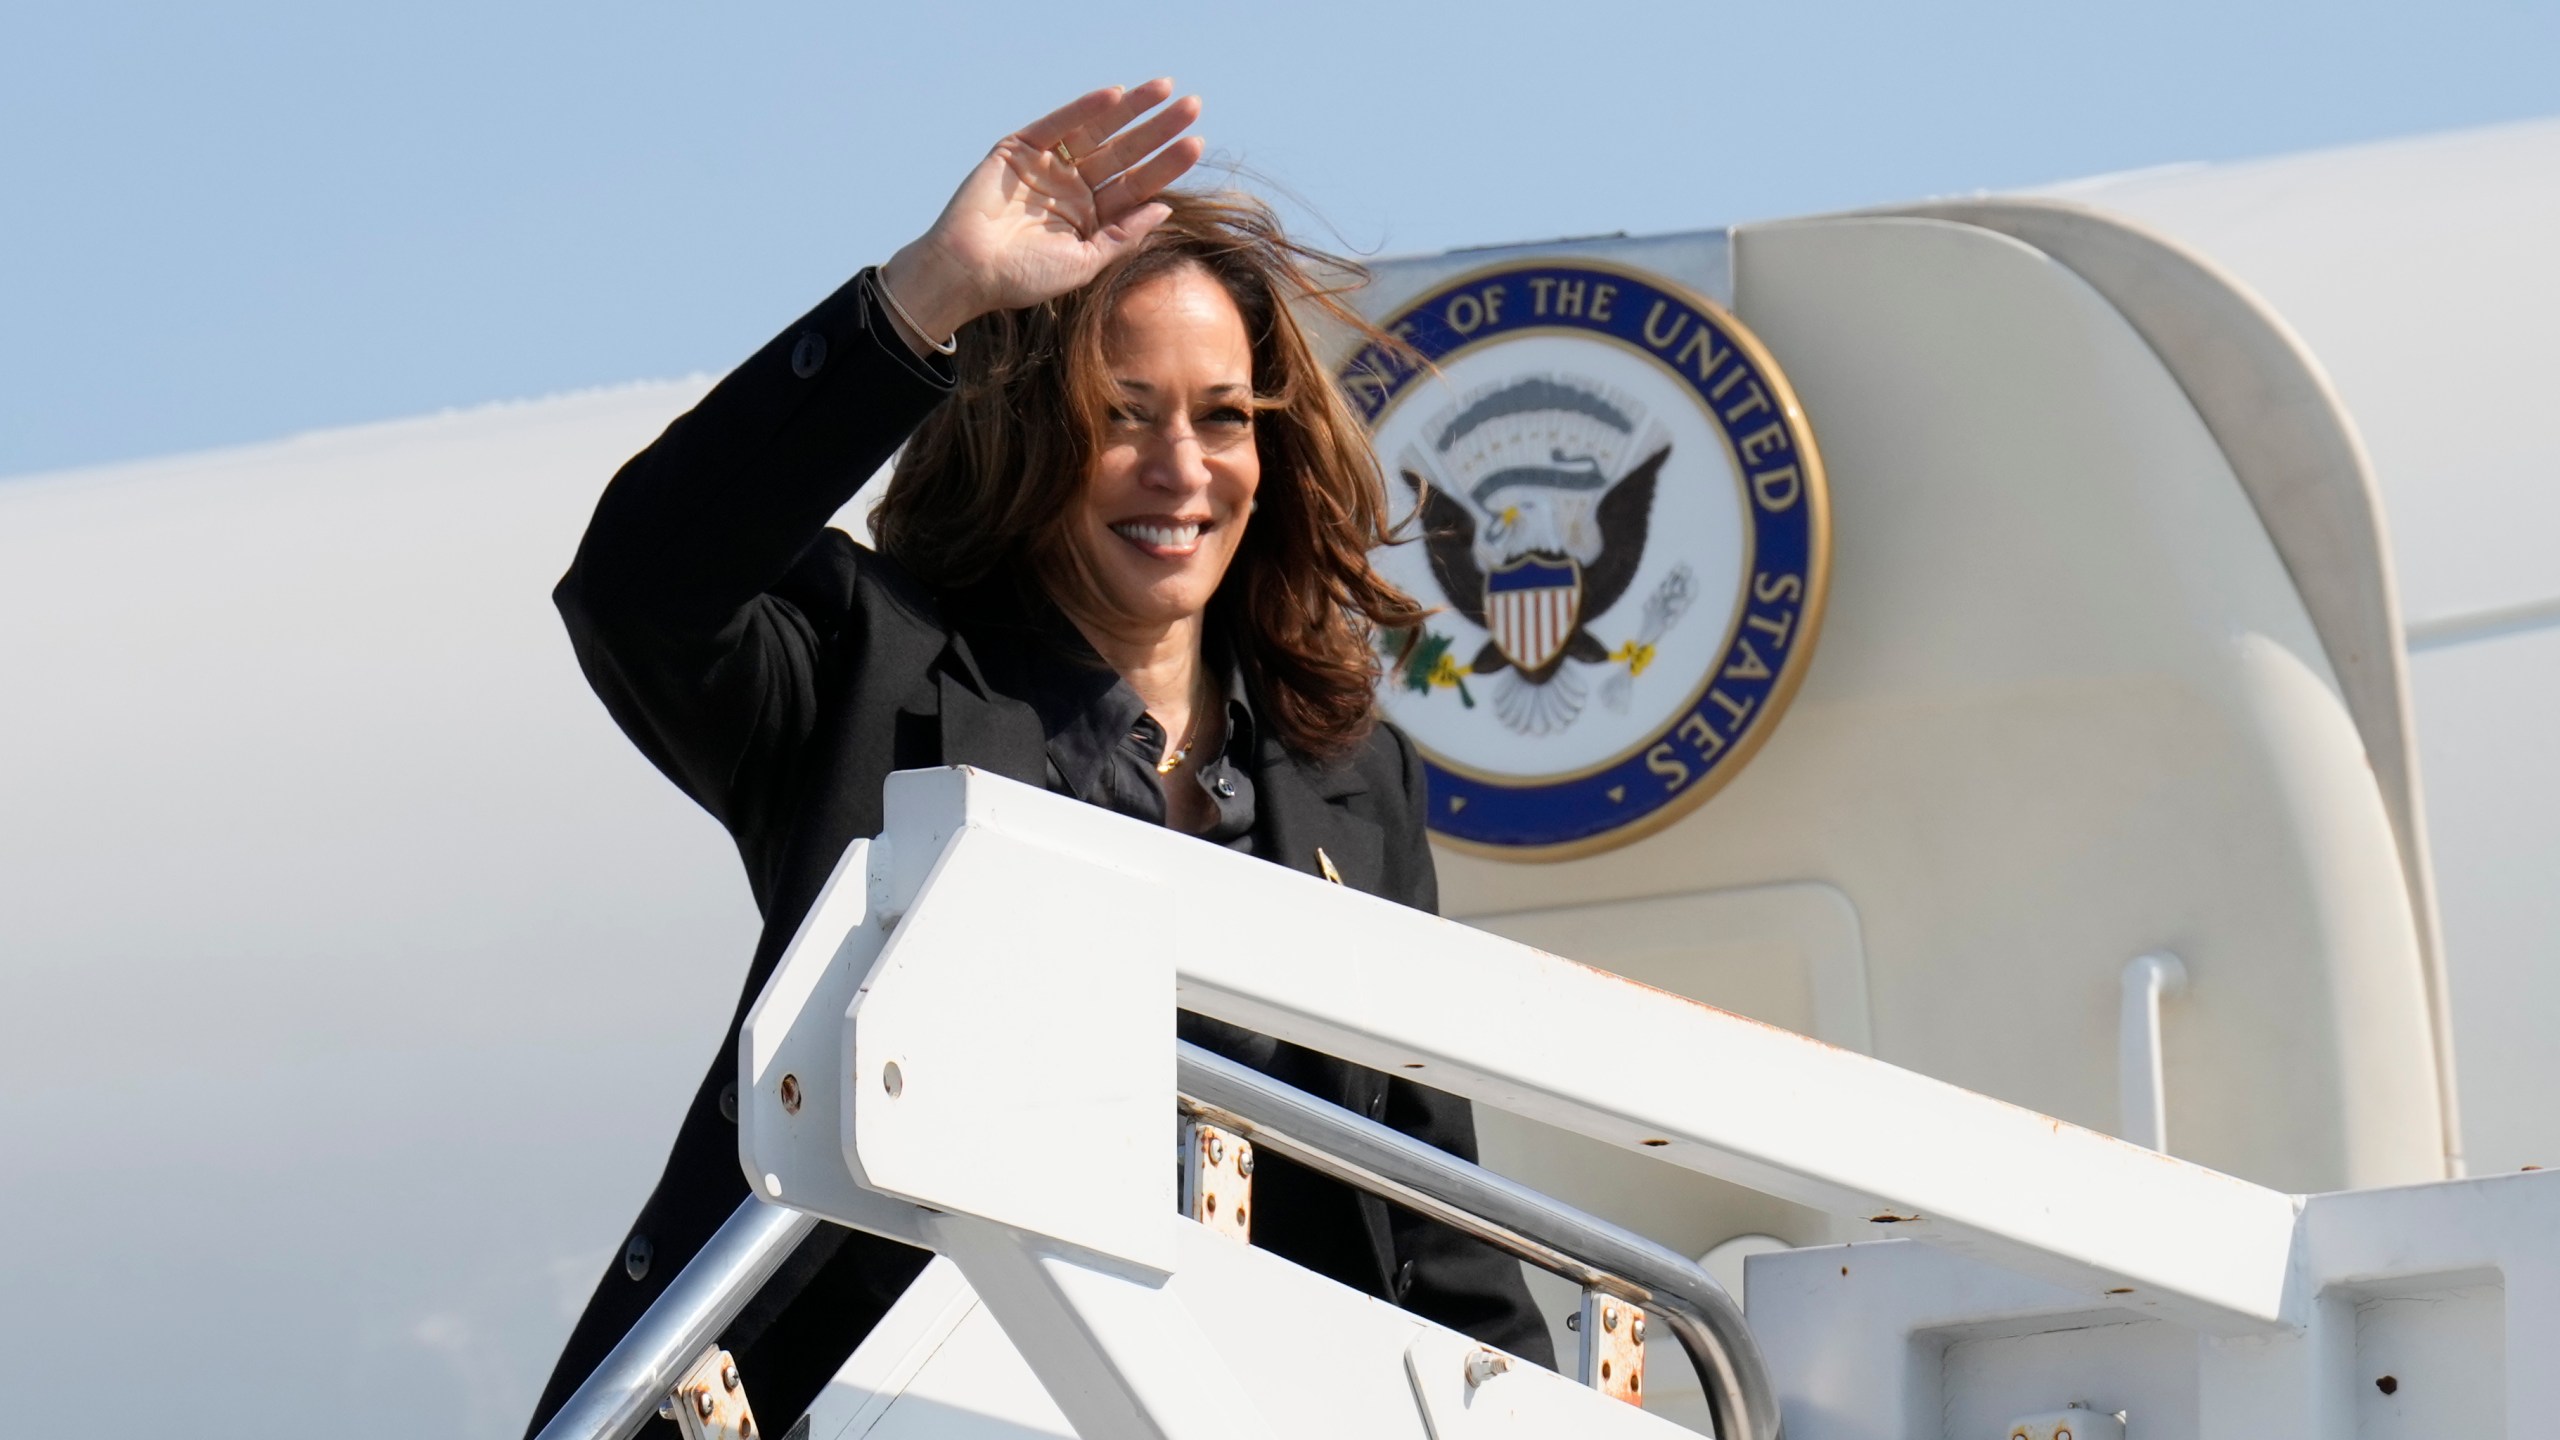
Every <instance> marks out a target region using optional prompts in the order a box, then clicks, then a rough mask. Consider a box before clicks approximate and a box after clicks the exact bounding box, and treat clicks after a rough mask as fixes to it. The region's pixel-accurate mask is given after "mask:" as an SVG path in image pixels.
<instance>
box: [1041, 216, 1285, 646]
mask: <svg viewBox="0 0 2560 1440" xmlns="http://www.w3.org/2000/svg"><path fill="white" fill-rule="evenodd" d="M1103 353H1104V356H1105V358H1106V359H1107V360H1108V362H1109V364H1110V375H1109V377H1108V378H1109V381H1110V384H1111V387H1112V390H1113V392H1114V394H1115V395H1116V396H1117V400H1116V402H1115V407H1114V411H1113V414H1112V417H1111V421H1110V425H1109V428H1108V430H1107V432H1106V433H1105V435H1104V437H1103V445H1102V452H1101V454H1100V455H1099V456H1097V457H1096V458H1095V461H1094V468H1093V473H1092V478H1091V479H1090V480H1089V481H1088V482H1087V483H1086V485H1085V487H1084V493H1083V495H1082V497H1081V498H1080V500H1079V503H1078V511H1079V513H1078V515H1077V517H1076V524H1075V528H1074V536H1075V543H1076V546H1077V548H1078V549H1079V550H1081V551H1082V552H1083V554H1084V556H1085V558H1086V559H1087V560H1088V561H1090V562H1091V566H1092V573H1093V575H1094V576H1095V578H1096V579H1097V580H1099V581H1100V583H1101V586H1102V589H1103V592H1104V595H1105V597H1106V598H1107V599H1109V600H1110V602H1111V603H1112V605H1113V607H1114V608H1115V609H1116V610H1118V611H1119V612H1120V615H1119V616H1118V617H1114V619H1115V621H1116V622H1117V623H1119V624H1135V625H1138V626H1143V627H1146V628H1149V629H1154V628H1157V627H1165V626H1174V625H1180V624H1183V623H1186V622H1189V621H1192V620H1196V619H1197V618H1198V617H1199V616H1200V614H1201V612H1203V611H1204V610H1206V609H1207V608H1208V605H1209V597H1210V596H1211V595H1214V594H1216V593H1217V589H1218V582H1219V581H1221V580H1223V579H1225V578H1226V573H1227V566H1228V565H1229V564H1230V563H1232V562H1233V561H1234V559H1235V556H1236V549H1237V547H1238V546H1239V545H1240V544H1241V543H1242V542H1243V540H1244V527H1245V520H1246V517H1247V516H1248V515H1250V514H1251V513H1252V507H1253V492H1254V490H1255V488H1256V487H1257V486H1259V485H1260V484H1261V482H1262V459H1261V455H1260V452H1259V451H1258V449H1257V448H1256V446H1255V444H1254V433H1253V432H1254V410H1253V345H1252V341H1251V340H1250V338H1249V337H1248V336H1247V335H1246V333H1245V327H1244V317H1243V316H1242V315H1241V314H1239V313H1238V312H1237V310H1236V305H1235V301H1234V300H1232V299H1230V298H1229V297H1228V295H1227V292H1226V289H1225V288H1224V287H1223V286H1221V285H1220V284H1219V283H1218V282H1217V281H1216V280H1214V279H1212V278H1210V276H1209V274H1208V273H1207V272H1206V271H1204V270H1202V269H1200V268H1199V267H1197V266H1196V265H1185V266H1184V267H1182V268H1180V269H1177V270H1172V271H1168V272H1167V273H1165V274H1163V275H1159V276H1157V277H1156V278H1154V279H1152V280H1149V281H1147V282H1146V283H1145V284H1143V285H1140V286H1138V287H1137V288H1135V289H1133V290H1131V291H1130V292H1129V293H1128V295H1127V296H1126V298H1124V299H1123V300H1122V301H1121V303H1120V308H1119V311H1118V312H1117V313H1116V314H1114V315H1113V316H1112V317H1111V321H1110V325H1109V327H1108V329H1107V330H1106V331H1105V332H1104V336H1103ZM1115 628H1117V626H1116V624H1115Z"/></svg>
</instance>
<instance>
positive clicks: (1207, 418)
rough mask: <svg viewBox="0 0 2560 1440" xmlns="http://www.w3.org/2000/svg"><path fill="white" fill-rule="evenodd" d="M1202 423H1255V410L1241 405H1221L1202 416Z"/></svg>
mask: <svg viewBox="0 0 2560 1440" xmlns="http://www.w3.org/2000/svg"><path fill="white" fill-rule="evenodd" d="M1200 423H1201V424H1203V425H1230V426H1232V425H1250V424H1252V423H1253V412H1252V411H1250V410H1247V409H1245V408H1244V407H1243V406H1241V405H1221V406H1219V407H1218V408H1217V409H1215V410H1212V411H1210V412H1209V413H1208V414H1206V415H1203V416H1201V417H1200Z"/></svg>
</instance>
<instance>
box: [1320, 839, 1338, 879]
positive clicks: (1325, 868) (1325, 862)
mask: <svg viewBox="0 0 2560 1440" xmlns="http://www.w3.org/2000/svg"><path fill="white" fill-rule="evenodd" d="M1316 873H1317V874H1319V875H1322V876H1323V877H1324V878H1326V879H1327V880H1330V881H1332V882H1333V883H1334V884H1336V885H1339V884H1341V883H1342V872H1341V871H1339V870H1336V869H1334V868H1333V857H1332V856H1330V855H1327V854H1326V853H1324V847H1323V846H1321V845H1319V846H1317V847H1316Z"/></svg>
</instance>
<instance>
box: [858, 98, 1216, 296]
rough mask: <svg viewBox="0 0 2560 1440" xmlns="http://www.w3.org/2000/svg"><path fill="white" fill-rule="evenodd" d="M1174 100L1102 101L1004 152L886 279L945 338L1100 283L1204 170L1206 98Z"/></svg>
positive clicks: (1016, 139) (1076, 106)
mask: <svg viewBox="0 0 2560 1440" xmlns="http://www.w3.org/2000/svg"><path fill="white" fill-rule="evenodd" d="M1172 94H1173V82H1172V81H1170V80H1151V81H1149V82H1147V83H1146V84H1144V85H1140V86H1137V87H1135V88H1134V89H1126V90H1124V89H1122V88H1120V87H1118V86H1116V85H1115V86H1112V87H1109V88H1107V89H1102V90H1096V91H1094V92H1093V93H1091V94H1089V95H1086V96H1083V97H1081V98H1079V99H1077V100H1074V101H1071V102H1069V103H1068V104H1066V105H1064V106H1061V107H1060V108H1058V109H1056V110H1054V111H1051V112H1050V113H1049V114H1047V115H1045V116H1043V117H1041V118H1040V119H1038V120H1035V121H1033V122H1032V123H1030V124H1028V125H1025V126H1023V127H1022V128H1021V129H1020V130H1018V131H1015V132H1014V133H1013V134H1011V135H1008V136H1006V137H1005V138H1004V139H1002V140H1000V141H997V142H996V147H995V149H993V150H991V151H989V152H988V153H987V158H985V159H984V160H981V161H979V162H978V165H977V168H976V169H974V170H972V171H970V172H969V177H968V178H967V179H966V180H963V181H962V182H961V183H960V188H959V190H958V191H957V192H955V193H954V194H953V195H952V197H951V203H950V204H948V205H945V206H944V207H943V210H942V214H941V216H940V218H938V219H936V220H935V221H934V222H933V228H932V229H930V230H928V231H926V232H925V234H924V235H923V236H922V237H920V238H919V239H917V240H916V241H915V243H914V244H912V245H909V246H908V247H907V248H906V249H904V250H901V251H900V252H899V253H898V255H897V257H896V258H895V259H893V260H892V261H891V262H890V264H889V266H888V267H887V268H886V270H885V271H884V276H883V278H884V279H885V280H887V281H888V283H889V284H890V286H891V288H892V289H893V291H895V293H896V294H897V295H898V296H899V298H900V299H901V300H902V301H904V302H905V303H906V304H907V305H908V307H909V309H910V311H911V312H912V313H914V315H915V316H916V318H917V319H918V321H919V322H920V323H922V324H923V325H924V326H926V327H927V328H930V329H935V330H938V331H939V332H940V333H941V334H948V333H950V331H952V330H956V329H957V328H958V327H959V326H960V325H962V324H965V323H966V322H967V321H968V320H970V319H972V318H974V317H976V316H978V315H983V314H985V313H987V312H988V311H990V310H1010V309H1016V308H1019V307H1021V306H1025V305H1036V304H1038V303H1039V302H1041V301H1043V300H1047V299H1049V298H1051V297H1053V296H1057V295H1063V294H1065V293H1066V292H1067V291H1069V290H1073V289H1075V288H1076V287H1077V286H1079V285H1082V284H1084V283H1085V282H1086V281H1088V280H1091V279H1092V278H1093V277H1094V276H1095V275H1096V274H1098V273H1100V271H1101V270H1102V267H1103V266H1105V265H1108V264H1110V263H1111V261H1112V260H1113V259H1115V258H1117V257H1118V256H1119V255H1120V254H1122V253H1123V252H1125V251H1126V250H1128V249H1129V247H1131V246H1132V245H1135V244H1136V243H1137V242H1138V241H1139V240H1140V239H1141V238H1143V237H1144V236H1145V235H1146V233H1147V232H1148V231H1150V230H1153V229H1154V228H1155V227H1156V226H1157V225H1158V224H1160V223H1162V222H1163V220H1164V218H1165V216H1166V215H1167V214H1168V213H1169V212H1168V211H1167V210H1166V208H1165V207H1164V206H1163V205H1161V204H1159V203H1156V201H1155V196H1156V194H1157V192H1159V191H1161V190H1163V189H1164V187H1165V186H1167V185H1170V184H1172V183H1173V182H1174V181H1175V180H1177V179H1179V178H1180V177H1181V176H1182V174H1183V173H1184V172H1185V171H1187V170H1189V169H1190V168H1191V167H1192V166H1193V165H1195V164H1197V163H1199V159H1200V154H1201V150H1202V148H1203V146H1202V142H1201V141H1200V139H1199V138H1198V137H1197V136H1184V135H1183V134H1182V132H1183V131H1185V130H1187V129H1189V128H1190V126H1191V122H1192V121H1194V120H1196V119H1198V118H1199V115H1200V101H1199V97H1197V96H1185V97H1184V98H1182V99H1180V100H1177V101H1174V102H1173V103H1172V104H1170V105H1167V104H1165V103H1164V102H1165V101H1166V100H1167V99H1168V98H1169V97H1170V96H1171V95H1172ZM1160 105H1161V106H1163V108H1162V109H1160V110H1159V109H1157V108H1156V107H1158V106H1160ZM1150 110H1154V111H1155V113H1154V114H1152V115H1148V114H1147V112H1148V111H1150ZM1141 116H1144V117H1145V118H1144V119H1143V120H1142V119H1140V118H1139V117H1141ZM1132 122H1135V123H1132ZM1062 148H1063V150H1064V152H1065V154H1063V155H1062V154H1061V153H1060V150H1061V149H1062ZM1068 156H1072V157H1074V158H1073V161H1072V163H1070V161H1069V159H1068V158H1067V157H1068ZM911 293H912V297H913V298H910V296H911ZM927 338H928V339H931V338H938V336H935V337H927Z"/></svg>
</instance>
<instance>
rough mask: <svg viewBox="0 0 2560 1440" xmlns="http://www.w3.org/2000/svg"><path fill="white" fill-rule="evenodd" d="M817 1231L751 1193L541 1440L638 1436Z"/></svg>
mask: <svg viewBox="0 0 2560 1440" xmlns="http://www.w3.org/2000/svg"><path fill="white" fill-rule="evenodd" d="M817 1228H818V1217H817V1216H815V1215H812V1214H809V1213H808V1212H806V1211H803V1210H787V1209H784V1208H783V1207H782V1206H780V1205H768V1204H766V1203H765V1202H764V1201H762V1200H760V1199H758V1198H756V1196H755V1195H753V1194H752V1193H751V1194H749V1195H748V1196H747V1198H746V1200H745V1201H744V1202H743V1203H741V1204H740V1205H739V1206H738V1208H737V1209H736V1210H735V1211H734V1212H732V1213H731V1214H730V1216H729V1218H728V1219H727V1220H724V1221H722V1222H721V1224H720V1228H719V1229H718V1230H716V1231H713V1232H712V1235H711V1239H710V1240H709V1241H708V1242H707V1243H705V1244H704V1245H703V1247H702V1248H701V1249H700V1250H698V1251H696V1252H694V1256H693V1258H692V1259H691V1260H689V1261H686V1262H685V1267H684V1269H683V1270H681V1271H679V1272H678V1273H677V1275H676V1278H675V1279H674V1280H672V1281H669V1282H668V1284H667V1288H666V1289H665V1290H663V1291H660V1292H659V1294H658V1298H657V1299H655V1300H653V1301H651V1302H650V1303H649V1308H648V1309H647V1310H646V1311H644V1312H643V1313H642V1314H641V1316H640V1319H639V1321H638V1323H636V1324H634V1325H633V1326H632V1327H631V1329H630V1330H629V1331H628V1332H626V1333H625V1334H624V1335H623V1337H622V1341H621V1343H620V1344H617V1345H615V1346H614V1347H613V1351H612V1353H610V1354H608V1355H606V1356H605V1357H604V1363H603V1364H600V1365H598V1366H597V1367H596V1368H595V1370H594V1371H593V1372H592V1373H590V1374H589V1375H588V1376H587V1380H586V1383H585V1384H583V1385H580V1386H579V1387H578V1389H577V1392H576V1393H575V1394H572V1395H571V1396H570V1397H569V1401H568V1403H567V1404H565V1405H562V1406H561V1407H560V1409H559V1411H558V1413H556V1414H554V1415H553V1416H552V1417H551V1423H550V1424H548V1425H545V1426H543V1427H542V1434H541V1435H540V1437H538V1440H629V1437H631V1436H633V1435H636V1434H638V1433H639V1432H640V1427H641V1426H643V1425H646V1424H648V1423H649V1417H650V1416H652V1415H655V1414H656V1413H658V1407H659V1405H661V1404H662V1403H664V1402H665V1400H666V1398H667V1396H668V1395H669V1394H670V1393H672V1392H673V1391H674V1389H675V1384H676V1381H677V1380H678V1379H680V1378H682V1377H683V1375H684V1372H685V1370H686V1368H687V1367H688V1366H690V1365H692V1364H693V1361H694V1357H695V1356H697V1355H700V1354H701V1353H702V1347H703V1346H705V1345H708V1344H710V1343H711V1342H712V1340H713V1338H714V1337H716V1336H718V1335H719V1333H720V1332H721V1331H722V1330H723V1329H725V1328H726V1327H727V1326H728V1324H729V1322H730V1321H732V1320H735V1319H736V1318H738V1312H739V1311H740V1310H743V1309H745V1308H746V1305H747V1301H748V1300H750V1299H752V1298H754V1296H755V1293H756V1292H757V1291H758V1290H760V1289H763V1288H764V1282H765V1281H767V1280H770V1279H772V1278H773V1272H774V1271H776V1270H778V1269H780V1268H781V1266H782V1262H783V1261H784V1260H785V1259H786V1258H788V1257H789V1256H790V1254H791V1252H792V1251H793V1250H794V1249H795V1248H797V1247H798V1246H799V1244H800V1242H801V1240H803V1239H804V1238H806V1237H807V1236H808V1234H809V1232H810V1231H812V1230H815V1229H817Z"/></svg>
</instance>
